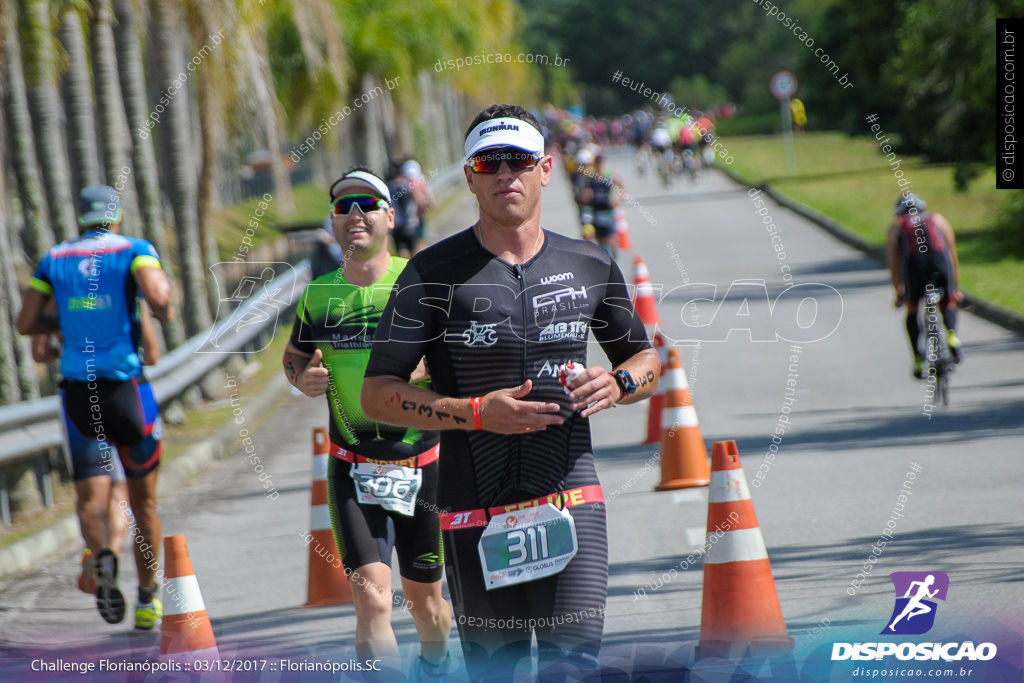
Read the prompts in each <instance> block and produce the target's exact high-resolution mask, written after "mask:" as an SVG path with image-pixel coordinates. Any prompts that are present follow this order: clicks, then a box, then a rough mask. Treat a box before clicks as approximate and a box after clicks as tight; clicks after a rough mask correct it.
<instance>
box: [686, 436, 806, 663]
mask: <svg viewBox="0 0 1024 683" xmlns="http://www.w3.org/2000/svg"><path fill="white" fill-rule="evenodd" d="M711 461H712V468H711V469H712V472H711V487H710V488H709V489H708V527H707V529H708V531H707V543H708V551H707V556H706V557H705V558H704V596H703V601H702V604H701V615H700V641H699V643H698V644H697V652H696V654H697V657H698V658H700V657H705V656H716V657H723V658H726V659H728V658H729V657H730V656H743V655H744V654H757V653H773V652H774V653H779V652H786V651H788V650H790V649H792V647H793V639H792V638H790V637H789V636H788V635H787V634H786V622H785V621H784V620H783V618H782V607H781V606H780V605H779V595H778V593H777V592H776V591H775V579H774V578H772V569H771V566H770V565H769V563H768V551H767V550H766V549H765V545H764V538H763V537H762V536H761V529H760V527H759V526H758V525H757V515H755V514H754V503H753V501H751V500H750V489H748V488H747V479H746V477H745V476H743V468H742V467H741V466H740V457H739V453H738V451H737V450H736V442H735V441H717V442H715V444H714V445H713V446H712V448H711Z"/></svg>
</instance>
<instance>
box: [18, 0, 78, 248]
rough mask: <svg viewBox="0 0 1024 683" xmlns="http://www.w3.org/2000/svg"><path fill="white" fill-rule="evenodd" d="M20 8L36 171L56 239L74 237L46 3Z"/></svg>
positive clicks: (30, 1) (28, 0) (27, 2)
mask: <svg viewBox="0 0 1024 683" xmlns="http://www.w3.org/2000/svg"><path fill="white" fill-rule="evenodd" d="M21 6H22V10H23V13H22V17H21V18H22V25H21V30H22V36H23V39H22V49H23V55H24V58H25V79H26V82H27V84H28V101H29V107H30V109H31V110H32V123H33V127H34V129H35V133H36V135H35V138H36V144H37V145H38V146H39V161H40V168H41V169H42V171H43V179H44V180H45V181H46V199H47V202H48V203H49V205H50V216H52V217H53V220H54V225H55V226H56V228H57V235H58V237H59V238H60V239H62V240H66V239H72V238H74V237H76V236H77V235H78V221H77V217H76V215H75V206H76V203H75V202H74V200H73V198H72V196H71V177H70V175H71V174H70V172H69V171H68V157H67V153H66V149H67V146H66V143H65V140H64V124H63V116H64V112H63V110H62V108H61V102H60V96H59V95H58V93H57V58H56V50H55V47H54V40H53V33H52V31H51V30H50V3H49V2H48V1H47V0H24V1H23V2H22V3H21Z"/></svg>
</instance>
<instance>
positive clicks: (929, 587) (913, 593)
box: [881, 572, 949, 636]
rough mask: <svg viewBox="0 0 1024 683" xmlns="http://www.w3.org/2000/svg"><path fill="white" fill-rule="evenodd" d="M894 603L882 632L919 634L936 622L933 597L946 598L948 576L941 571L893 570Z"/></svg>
mask: <svg viewBox="0 0 1024 683" xmlns="http://www.w3.org/2000/svg"><path fill="white" fill-rule="evenodd" d="M889 578H890V579H892V583H893V587H894V588H895V590H896V605H895V606H894V607H893V610H892V616H890V617H889V621H888V622H887V625H886V627H885V628H884V629H882V631H881V633H882V634H883V635H903V636H919V635H921V634H923V633H927V632H928V631H929V630H931V627H932V625H933V624H934V623H935V610H936V608H937V604H936V603H935V600H942V601H945V600H946V591H948V590H949V576H948V575H947V574H945V573H944V572H893V573H892V574H890V575H889Z"/></svg>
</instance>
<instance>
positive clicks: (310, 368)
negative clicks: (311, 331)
mask: <svg viewBox="0 0 1024 683" xmlns="http://www.w3.org/2000/svg"><path fill="white" fill-rule="evenodd" d="M323 359H324V354H323V353H322V352H321V351H320V349H317V350H316V351H314V352H313V357H312V358H310V359H309V363H307V364H306V367H305V368H303V369H302V371H301V372H300V373H299V374H298V375H297V376H296V377H295V386H296V388H297V389H298V390H299V391H301V392H302V393H304V394H305V395H306V396H309V397H316V396H323V395H324V394H325V393H327V374H328V373H327V368H325V367H324V366H323Z"/></svg>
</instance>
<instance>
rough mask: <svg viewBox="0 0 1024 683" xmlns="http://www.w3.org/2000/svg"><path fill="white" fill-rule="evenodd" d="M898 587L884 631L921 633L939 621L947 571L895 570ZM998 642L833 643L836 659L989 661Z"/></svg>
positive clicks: (884, 633)
mask: <svg viewBox="0 0 1024 683" xmlns="http://www.w3.org/2000/svg"><path fill="white" fill-rule="evenodd" d="M889 578H890V579H892V583H893V587H894V588H895V591H896V605H895V606H894V607H893V609H892V615H891V616H890V617H889V619H888V621H886V626H885V628H884V629H882V632H881V634H880V635H888V636H892V635H896V636H919V635H921V634H924V633H927V632H928V631H930V630H931V628H932V626H933V625H934V624H935V611H936V609H937V607H938V605H937V604H936V603H935V602H934V600H942V601H945V600H946V592H947V591H948V590H949V576H948V575H947V574H945V573H943V572H893V573H892V574H890V575H889ZM996 653H997V650H996V646H995V644H994V643H978V644H977V645H976V644H975V643H974V642H973V641H970V640H968V641H964V642H962V643H960V642H949V643H833V644H832V661H841V660H844V659H852V660H862V661H863V660H872V659H884V658H886V657H890V656H895V657H896V659H899V660H902V661H906V660H919V661H928V660H931V661H938V660H939V659H942V660H943V661H946V662H951V661H958V660H962V659H966V660H968V661H988V660H990V659H992V658H993V657H995V656H996Z"/></svg>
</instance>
